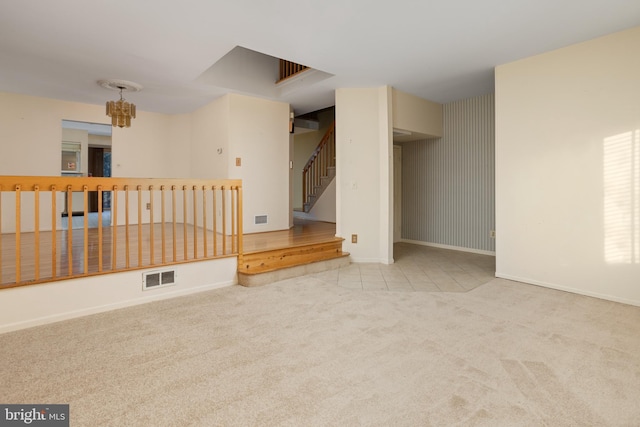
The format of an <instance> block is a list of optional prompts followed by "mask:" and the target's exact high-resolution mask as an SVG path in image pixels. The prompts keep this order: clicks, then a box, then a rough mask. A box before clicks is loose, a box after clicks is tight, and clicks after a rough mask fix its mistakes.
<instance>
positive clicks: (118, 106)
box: [98, 80, 142, 128]
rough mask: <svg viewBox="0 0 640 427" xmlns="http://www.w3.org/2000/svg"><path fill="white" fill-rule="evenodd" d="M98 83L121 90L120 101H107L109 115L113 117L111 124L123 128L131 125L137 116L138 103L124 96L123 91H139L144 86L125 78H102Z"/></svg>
mask: <svg viewBox="0 0 640 427" xmlns="http://www.w3.org/2000/svg"><path fill="white" fill-rule="evenodd" d="M98 84H99V85H100V86H102V87H106V88H107V89H112V90H119V91H120V99H119V100H118V101H107V116H109V117H111V125H112V126H113V127H116V126H118V127H121V128H123V127H131V119H135V118H136V105H135V104H134V103H132V102H128V101H126V100H125V99H124V97H123V96H122V92H123V91H133V92H137V91H139V90H140V89H142V86H140V85H139V84H137V83H133V82H128V81H124V80H100V81H98Z"/></svg>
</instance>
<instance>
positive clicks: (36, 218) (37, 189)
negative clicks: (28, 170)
mask: <svg viewBox="0 0 640 427" xmlns="http://www.w3.org/2000/svg"><path fill="white" fill-rule="evenodd" d="M33 197H34V211H35V212H34V221H35V224H34V233H33V237H34V239H35V257H34V258H35V259H34V262H35V277H34V278H35V280H36V281H38V280H40V186H39V185H34V186H33Z"/></svg>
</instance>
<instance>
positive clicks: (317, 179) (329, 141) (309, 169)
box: [302, 122, 336, 205]
mask: <svg viewBox="0 0 640 427" xmlns="http://www.w3.org/2000/svg"><path fill="white" fill-rule="evenodd" d="M335 128H336V123H335V122H333V123H332V124H331V125H330V126H329V128H328V129H327V132H326V133H325V134H324V137H323V138H322V140H321V141H320V143H319V144H318V146H317V147H316V149H315V150H314V152H313V153H312V154H311V157H309V160H308V161H307V164H306V165H305V166H304V168H303V170H302V203H303V205H304V204H307V203H309V200H310V199H311V197H313V196H315V195H316V190H317V189H318V188H320V187H321V181H322V178H323V177H327V176H328V175H329V172H328V171H329V168H330V167H335V166H336V132H335Z"/></svg>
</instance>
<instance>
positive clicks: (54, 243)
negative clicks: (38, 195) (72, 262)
mask: <svg viewBox="0 0 640 427" xmlns="http://www.w3.org/2000/svg"><path fill="white" fill-rule="evenodd" d="M57 197H58V194H57V192H56V186H55V185H52V186H51V278H52V279H55V277H56V267H57V264H58V260H57V258H58V253H57V252H58V248H57V246H58V237H57V236H56V225H57V223H58V212H57V209H56V199H57Z"/></svg>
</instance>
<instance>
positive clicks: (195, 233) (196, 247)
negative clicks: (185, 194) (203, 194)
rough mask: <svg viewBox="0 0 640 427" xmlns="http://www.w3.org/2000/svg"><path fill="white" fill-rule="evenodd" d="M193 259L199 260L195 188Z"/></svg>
mask: <svg viewBox="0 0 640 427" xmlns="http://www.w3.org/2000/svg"><path fill="white" fill-rule="evenodd" d="M192 190H193V259H198V194H197V193H196V191H197V190H198V187H197V186H195V185H194V186H193V188H192Z"/></svg>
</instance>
